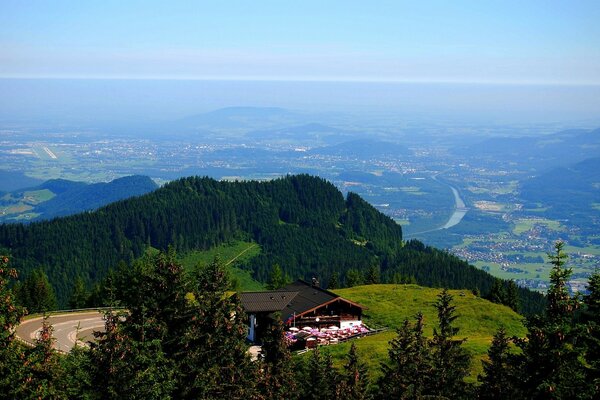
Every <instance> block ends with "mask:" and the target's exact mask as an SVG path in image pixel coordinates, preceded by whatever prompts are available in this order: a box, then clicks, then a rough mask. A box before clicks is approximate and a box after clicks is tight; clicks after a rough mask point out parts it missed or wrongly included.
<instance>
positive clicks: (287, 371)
mask: <svg viewBox="0 0 600 400" xmlns="http://www.w3.org/2000/svg"><path fill="white" fill-rule="evenodd" d="M283 335H284V333H283V323H282V322H281V319H280V318H279V317H278V316H277V317H276V322H274V323H273V324H272V325H271V326H270V327H269V328H268V329H267V331H266V334H265V337H264V338H263V344H262V349H261V353H260V359H259V360H260V361H259V362H260V363H261V368H260V369H261V373H260V378H259V391H260V394H261V395H262V396H263V397H264V398H265V399H273V400H280V399H281V400H284V399H293V398H295V397H296V394H297V384H296V378H295V375H294V367H293V365H292V356H291V354H290V351H289V349H288V347H287V343H286V342H285V340H284V336H283Z"/></svg>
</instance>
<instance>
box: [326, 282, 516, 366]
mask: <svg viewBox="0 0 600 400" xmlns="http://www.w3.org/2000/svg"><path fill="white" fill-rule="evenodd" d="M335 292H336V293H337V294H339V295H340V296H342V297H344V298H347V299H350V300H352V301H355V302H357V303H360V304H362V305H364V306H366V307H368V310H366V311H365V314H364V321H365V323H366V324H374V325H378V326H387V327H388V328H390V330H389V331H387V332H384V333H382V334H378V335H375V336H369V337H366V338H362V339H360V340H357V341H356V345H357V346H358V350H359V352H360V354H362V355H363V357H364V358H363V359H364V360H365V361H367V362H368V364H369V366H370V367H372V368H370V370H371V371H375V370H377V368H378V367H379V364H380V363H381V362H383V361H384V360H385V359H386V357H387V350H388V342H389V341H390V340H391V339H392V338H394V336H395V329H396V328H398V327H400V326H401V324H402V323H403V321H404V319H406V318H408V319H409V320H411V321H414V316H415V315H416V314H417V313H418V312H422V313H423V315H424V320H425V333H426V335H427V336H429V337H430V336H431V335H432V333H433V328H434V327H435V325H436V324H437V314H436V310H435V308H434V303H435V302H436V300H437V295H438V294H439V293H440V290H439V289H434V288H428V287H422V286H417V285H368V286H357V287H353V288H348V289H338V290H335ZM450 293H451V294H452V296H453V297H454V304H455V305H456V315H458V318H457V319H456V326H457V327H458V328H459V329H460V331H459V333H458V337H459V338H464V337H466V338H467V341H466V343H465V344H464V346H465V348H466V349H467V351H468V352H469V353H470V354H471V356H472V362H471V365H472V371H473V372H472V374H471V377H472V378H475V377H476V376H477V373H478V372H480V371H481V362H480V361H481V359H482V357H484V356H485V354H486V352H487V349H488V347H489V344H490V343H491V341H492V336H493V335H494V334H495V333H496V331H497V330H498V328H500V327H504V328H505V329H506V331H507V335H508V336H518V337H524V336H525V334H526V329H525V327H524V325H523V317H521V316H520V315H518V314H517V313H515V312H514V311H512V310H511V309H510V308H508V307H506V306H503V305H499V304H494V303H491V302H489V301H487V300H484V299H482V298H480V297H477V296H474V295H473V294H472V293H470V292H469V291H462V290H452V291H450ZM349 347H350V345H349V344H348V343H345V344H342V345H338V346H332V347H329V348H328V350H330V351H331V352H332V354H333V356H334V357H335V358H336V359H340V360H341V359H343V358H344V357H345V355H346V354H347V352H348V349H349ZM367 355H368V357H367Z"/></svg>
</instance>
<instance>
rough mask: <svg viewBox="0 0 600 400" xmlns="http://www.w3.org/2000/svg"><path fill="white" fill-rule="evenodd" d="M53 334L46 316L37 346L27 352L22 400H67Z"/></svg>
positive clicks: (21, 388)
mask: <svg viewBox="0 0 600 400" xmlns="http://www.w3.org/2000/svg"><path fill="white" fill-rule="evenodd" d="M53 332H54V329H53V327H52V326H51V325H50V323H49V322H48V317H47V316H44V319H43V322H42V329H41V330H40V332H39V335H38V337H37V339H36V340H35V346H34V347H32V348H29V349H27V350H26V351H25V360H26V361H25V364H24V368H23V377H22V378H21V379H22V382H23V384H22V386H21V387H20V390H19V393H18V396H19V397H20V398H31V399H34V398H37V399H66V393H65V388H64V386H63V384H64V381H63V380H62V379H61V376H62V373H61V372H62V371H61V364H60V362H59V356H58V354H57V353H56V352H55V350H54V348H53V346H54V342H55V339H54V338H53V337H52V333H53Z"/></svg>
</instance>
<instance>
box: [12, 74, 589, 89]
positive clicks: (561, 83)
mask: <svg viewBox="0 0 600 400" xmlns="http://www.w3.org/2000/svg"><path fill="white" fill-rule="evenodd" d="M0 80H78V81H85V80H90V81H95V80H100V81H206V82H290V83H294V82H299V83H303V82H305V83H311V82H315V83H319V82H326V83H388V84H395V83H398V84H411V83H414V84H432V85H433V84H441V85H444V84H449V85H489V86H574V87H582V86H583V87H596V86H599V87H600V81H598V82H577V81H572V82H567V81H511V80H507V81H494V80H479V81H478V80H441V79H440V80H433V79H400V78H398V79H391V78H381V79H376V78H368V77H357V78H351V77H346V78H335V77H321V78H319V77H305V78H303V77H252V76H240V77H235V76H208V77H193V76H77V75H73V76H58V75H56V76H52V75H48V76H26V75H23V76H19V75H15V76H9V75H6V76H2V75H0Z"/></svg>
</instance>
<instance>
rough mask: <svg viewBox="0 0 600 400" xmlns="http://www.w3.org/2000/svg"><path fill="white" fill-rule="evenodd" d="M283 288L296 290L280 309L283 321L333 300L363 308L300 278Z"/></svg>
mask: <svg viewBox="0 0 600 400" xmlns="http://www.w3.org/2000/svg"><path fill="white" fill-rule="evenodd" d="M283 290H290V291H295V292H298V295H297V296H296V297H294V299H293V300H292V301H291V302H290V303H289V304H288V305H287V306H286V307H285V309H284V310H282V312H281V317H282V318H283V321H287V320H289V319H290V318H294V315H295V316H296V317H297V316H299V315H301V314H304V313H306V312H309V311H312V310H314V309H316V308H319V307H321V306H324V305H326V304H330V303H333V302H334V301H344V302H346V303H350V304H352V305H354V306H356V307H359V308H363V309H364V308H365V307H364V306H361V305H360V304H357V303H354V302H352V301H349V300H346V299H344V298H342V297H340V296H339V295H337V294H335V293H333V292H330V291H329V290H326V289H323V288H320V287H318V286H314V285H312V284H310V283H308V282H306V281H303V280H301V279H299V280H297V281H296V282H294V283H290V284H289V285H287V286H285V287H284V288H283Z"/></svg>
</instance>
